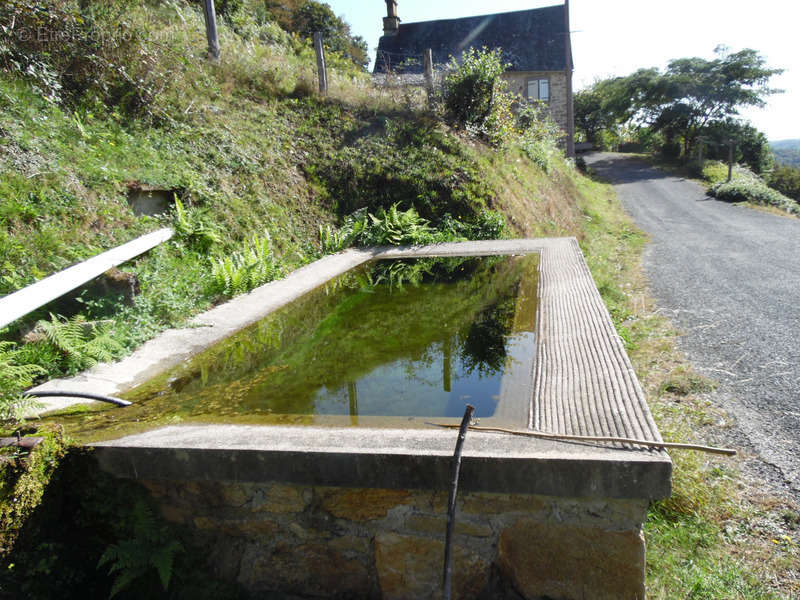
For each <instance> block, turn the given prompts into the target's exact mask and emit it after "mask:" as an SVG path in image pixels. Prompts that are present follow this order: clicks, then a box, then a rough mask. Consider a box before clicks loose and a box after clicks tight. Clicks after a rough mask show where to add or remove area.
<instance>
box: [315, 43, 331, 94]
mask: <svg viewBox="0 0 800 600" xmlns="http://www.w3.org/2000/svg"><path fill="white" fill-rule="evenodd" d="M314 51H315V52H316V53H317V71H318V72H319V93H320V94H327V93H328V71H327V70H326V69H325V50H324V48H323V47H322V32H321V31H317V32H315V33H314Z"/></svg>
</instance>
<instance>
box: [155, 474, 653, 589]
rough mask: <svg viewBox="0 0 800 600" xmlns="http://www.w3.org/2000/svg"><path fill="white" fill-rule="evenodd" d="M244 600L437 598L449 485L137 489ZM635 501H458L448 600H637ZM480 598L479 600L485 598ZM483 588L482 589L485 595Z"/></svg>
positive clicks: (641, 503) (463, 497)
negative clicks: (267, 599) (266, 598)
mask: <svg viewBox="0 0 800 600" xmlns="http://www.w3.org/2000/svg"><path fill="white" fill-rule="evenodd" d="M141 483H143V484H144V485H145V486H146V487H147V488H148V489H149V490H150V493H151V494H152V495H153V497H154V498H155V500H156V501H157V502H158V504H160V506H161V511H162V514H163V515H164V517H166V518H167V519H168V520H170V521H172V522H175V523H177V524H180V525H182V526H184V527H186V528H187V529H188V530H190V531H192V532H193V535H194V536H195V538H196V542H197V543H198V544H200V545H201V546H202V547H204V548H209V549H211V550H210V551H209V555H208V566H209V568H211V569H213V570H214V571H215V573H216V574H217V576H220V577H222V578H223V579H227V580H229V581H231V582H234V581H235V582H237V583H238V584H239V585H241V586H242V587H244V588H245V589H246V590H247V591H248V592H249V593H250V594H252V595H253V596H254V597H262V595H263V594H266V593H269V592H274V593H283V594H297V595H300V596H301V597H306V596H313V597H317V596H326V597H348V598H375V599H377V598H385V599H392V598H395V599H410V598H414V599H417V600H424V599H427V598H439V596H440V594H439V589H440V586H441V576H442V575H441V573H442V562H443V556H444V534H445V526H446V516H445V515H446V513H447V495H448V494H447V491H444V490H443V491H432V490H427V491H426V490H413V489H375V488H349V487H320V486H304V485H294V484H286V483H283V482H277V481H276V482H261V483H247V482H241V481H240V482H223V481H205V482H198V481H164V480H161V481H153V480H149V481H147V480H146V481H141ZM647 506H648V502H647V500H635V499H612V498H563V497H553V496H542V495H531V494H493V493H479V492H466V493H463V494H460V495H459V497H458V505H457V519H456V526H455V539H454V568H453V574H454V575H453V591H454V598H458V599H463V600H466V599H476V598H478V597H489V596H490V597H506V594H505V593H503V592H506V593H507V592H510V590H512V589H513V590H514V592H515V593H514V597H522V598H525V599H530V600H533V599H535V598H541V597H552V598H561V599H563V600H579V599H581V600H582V599H584V598H586V592H587V590H590V591H591V597H592V598H593V599H594V600H631V599H633V598H639V599H641V598H644V568H645V547H644V539H643V536H642V523H643V521H644V518H645V515H646V512H647ZM487 594H488V595H489V596H487ZM492 594H494V595H492Z"/></svg>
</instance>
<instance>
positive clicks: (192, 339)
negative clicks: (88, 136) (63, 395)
mask: <svg viewBox="0 0 800 600" xmlns="http://www.w3.org/2000/svg"><path fill="white" fill-rule="evenodd" d="M535 252H538V253H540V257H541V258H540V280H539V293H540V294H539V295H540V304H539V315H538V317H537V318H538V320H539V329H538V339H537V358H536V361H537V366H536V375H535V380H534V386H533V387H534V392H533V397H532V398H531V399H530V410H529V418H528V422H527V423H520V427H519V428H520V429H524V428H526V427H527V428H530V429H537V430H543V431H549V432H552V433H565V434H577V435H613V436H620V437H622V436H625V437H636V438H639V439H649V440H654V441H660V440H661V438H660V435H659V433H658V429H657V427H656V425H655V423H654V421H653V419H652V415H651V414H650V411H649V409H648V407H647V403H646V400H645V397H644V394H643V392H642V389H641V386H640V385H639V382H638V380H637V379H636V376H635V374H634V372H633V368H632V366H631V364H630V360H629V359H628V357H627V354H626V353H625V350H624V347H623V345H622V343H621V340H620V339H619V337H618V336H617V334H616V331H615V329H614V327H613V324H612V322H611V319H610V317H609V315H608V312H607V310H606V308H605V305H604V304H603V302H602V299H601V298H600V294H599V292H598V290H597V288H596V286H595V284H594V281H593V279H592V277H591V274H590V272H589V270H588V267H587V266H586V262H585V260H584V259H583V255H582V253H581V251H580V248H579V246H578V243H577V241H576V240H575V239H574V238H544V239H525V240H491V241H477V242H459V243H447V244H436V245H431V246H418V247H398V248H372V249H365V250H347V251H344V252H341V253H339V254H335V255H332V256H326V257H324V258H322V259H320V260H318V261H316V262H314V263H312V264H310V265H306V266H305V267H302V268H301V269H298V270H297V271H294V272H293V273H292V274H290V275H289V276H288V277H286V278H285V279H282V280H279V281H274V282H271V283H268V284H266V285H264V286H261V287H260V288H257V289H256V290H253V291H252V292H250V293H249V294H245V295H242V296H239V297H237V298H234V299H233V300H231V301H229V302H227V303H226V304H223V305H220V306H218V307H215V308H213V309H211V310H209V311H207V312H205V313H203V314H201V315H199V316H197V317H195V318H194V319H193V320H192V321H191V323H190V326H189V327H187V328H183V329H176V330H169V331H166V332H164V333H162V334H161V335H159V336H158V337H156V338H155V339H153V340H151V341H149V342H147V343H146V344H144V345H143V346H142V347H141V348H140V349H139V350H137V351H136V352H134V353H133V354H132V355H130V356H128V357H127V358H125V359H123V360H121V361H119V362H117V363H114V364H105V365H98V366H97V367H95V368H93V369H92V370H90V371H88V372H86V373H84V374H82V375H79V376H77V377H74V378H70V379H63V380H52V381H49V382H47V383H45V384H43V385H41V386H38V387H37V388H35V389H36V390H37V391H45V390H67V389H68V390H76V391H91V392H95V393H102V394H107V395H114V394H119V393H121V392H124V391H126V390H128V389H130V388H132V387H134V385H136V384H138V383H141V382H143V381H145V380H147V379H149V378H150V377H152V376H154V375H156V374H158V373H159V372H162V371H164V370H167V369H169V368H171V367H173V366H175V365H177V364H179V363H180V362H182V361H184V360H186V359H187V358H189V357H190V356H192V355H194V354H196V353H198V352H200V351H202V350H204V349H206V348H208V347H209V346H211V345H213V344H215V343H217V342H219V341H221V340H223V339H225V338H227V337H228V336H230V335H232V334H233V333H235V332H236V331H238V330H240V329H241V328H243V327H246V326H247V325H250V324H251V323H254V322H256V321H258V320H260V319H261V318H263V317H264V316H265V315H267V314H269V313H270V312H272V311H274V310H276V309H278V308H280V307H281V306H284V305H286V304H288V303H289V302H291V301H292V300H294V299H296V298H298V297H300V296H302V295H303V294H305V293H307V292H309V291H311V290H313V289H315V288H316V287H318V286H320V285H322V284H324V283H325V282H327V281H328V280H330V279H332V278H333V277H336V276H337V275H339V274H341V273H344V272H345V271H347V270H349V269H351V268H353V267H356V266H358V265H360V264H362V263H364V262H366V261H368V260H372V259H379V258H412V257H420V256H483V255H502V254H528V253H535ZM79 402H82V401H79V400H70V399H66V400H62V401H56V402H49V403H48V404H47V410H57V409H61V408H64V407H66V406H69V405H70V404H76V403H79ZM456 435H457V433H456V432H454V431H450V430H444V429H430V430H405V429H370V428H342V427H309V426H298V427H285V426H267V425H265V426H246V425H186V426H172V427H165V428H160V429H156V430H153V431H149V432H145V433H141V434H135V435H131V436H127V437H124V438H121V439H118V440H113V441H110V442H103V443H98V444H96V445H95V447H96V449H97V457H98V460H99V461H100V464H101V466H102V467H103V468H105V469H107V470H109V471H111V472H112V473H114V474H117V475H120V476H125V477H140V478H150V479H187V478H188V479H200V480H207V479H224V480H236V481H259V480H263V479H265V478H268V479H279V480H284V481H291V482H294V483H304V484H319V485H351V486H357V487H386V488H420V487H421V488H427V487H431V486H434V487H438V486H440V485H442V482H444V481H446V480H447V471H448V468H449V466H448V465H449V460H450V456H451V454H452V448H453V446H454V444H455V436H456ZM671 469H672V463H671V461H670V459H669V456H668V455H667V453H666V452H665V451H663V450H644V449H633V448H624V447H622V446H620V445H617V446H616V447H609V446H608V445H600V444H594V445H588V444H575V443H567V442H556V441H552V440H540V439H532V438H522V437H518V436H507V435H497V434H490V433H478V432H470V434H469V435H468V436H467V443H466V445H465V449H464V467H463V471H462V478H463V479H462V481H463V483H462V485H463V488H464V489H466V490H479V491H494V492H516V493H540V494H547V495H559V496H578V497H581V496H595V497H598V496H602V497H611V498H647V499H657V498H663V497H667V496H668V495H669V493H670V490H671Z"/></svg>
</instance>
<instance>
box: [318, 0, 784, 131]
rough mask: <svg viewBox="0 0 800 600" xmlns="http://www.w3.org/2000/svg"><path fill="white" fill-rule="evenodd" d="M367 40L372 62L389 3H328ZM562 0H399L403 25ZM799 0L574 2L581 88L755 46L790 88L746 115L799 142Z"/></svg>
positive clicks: (776, 83)
mask: <svg viewBox="0 0 800 600" xmlns="http://www.w3.org/2000/svg"><path fill="white" fill-rule="evenodd" d="M326 1H327V2H328V4H329V5H330V6H331V8H332V9H333V11H334V12H335V13H336V14H337V15H339V16H340V17H343V18H344V20H345V21H347V23H349V24H350V26H351V28H352V31H353V34H355V35H360V36H362V37H363V38H364V39H365V40H367V44H368V46H369V50H370V54H371V56H372V57H373V59H374V55H375V48H377V46H378V38H379V37H380V35H381V34H382V33H383V21H382V18H383V17H384V16H385V15H386V3H385V2H384V1H383V0H326ZM561 3H562V2H561V0H528V1H523V0H492V2H478V1H477V0H397V12H398V15H399V17H400V19H401V22H406V23H412V22H415V21H429V20H434V19H448V18H457V17H466V16H473V15H483V14H488V13H495V12H507V11H512V10H525V9H529V8H540V7H542V6H552V5H554V4H561ZM798 24H800V1H798V0H760V1H759V2H753V1H752V0H671V1H670V2H654V1H653V0H570V29H571V30H572V32H573V33H572V51H573V57H574V64H575V75H574V84H575V89H576V90H579V89H581V88H583V87H586V86H588V85H591V83H592V82H593V81H595V80H597V79H604V78H607V77H613V76H617V75H627V74H629V73H632V72H633V71H635V70H636V69H639V68H643V67H658V68H662V69H663V68H664V67H665V66H666V64H667V62H669V60H671V59H673V58H684V57H690V56H699V57H701V58H705V59H711V58H714V48H716V47H717V46H718V45H725V46H728V47H729V48H730V49H731V50H732V51H737V50H741V49H743V48H753V49H754V50H757V51H758V52H760V53H761V55H762V56H763V57H764V58H766V60H767V66H769V67H771V68H781V69H785V72H784V73H783V74H782V75H780V76H776V77H773V78H772V80H771V81H770V86H771V87H773V88H778V89H783V90H785V93H783V94H776V95H773V96H771V97H769V99H768V105H767V106H766V107H765V108H762V109H758V108H750V109H746V110H744V111H743V112H742V116H744V117H746V118H748V119H749V120H750V121H751V122H752V123H753V125H755V126H756V127H757V128H758V129H759V130H761V131H763V132H764V133H765V134H766V135H767V137H768V138H769V139H770V140H782V139H790V138H795V139H800V31H799V30H798Z"/></svg>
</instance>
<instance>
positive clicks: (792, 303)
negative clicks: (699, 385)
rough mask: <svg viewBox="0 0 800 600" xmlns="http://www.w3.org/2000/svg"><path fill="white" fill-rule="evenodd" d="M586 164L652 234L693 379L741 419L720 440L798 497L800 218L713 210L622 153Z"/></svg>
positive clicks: (709, 202)
mask: <svg viewBox="0 0 800 600" xmlns="http://www.w3.org/2000/svg"><path fill="white" fill-rule="evenodd" d="M586 162H587V164H588V165H589V166H590V167H592V168H593V169H594V170H595V171H596V172H597V173H598V174H599V175H600V176H601V177H603V178H605V179H607V180H609V181H611V182H612V183H614V184H615V188H616V190H617V194H618V196H619V198H620V200H621V201H622V204H623V206H624V207H625V210H626V211H627V212H628V213H629V214H630V215H631V216H632V217H633V219H634V220H635V222H636V223H637V225H638V226H639V227H641V228H642V229H643V230H644V231H645V232H647V233H648V235H649V236H650V239H651V243H650V244H648V247H647V249H646V251H645V254H644V268H645V272H646V274H647V276H648V279H649V280H650V287H651V290H652V293H653V295H654V297H655V298H656V301H657V303H658V306H659V307H660V310H661V312H662V313H663V314H664V315H665V316H667V317H669V318H670V319H671V320H672V322H673V323H674V324H675V325H676V326H677V327H678V328H679V329H680V330H681V331H682V332H683V334H684V335H683V336H682V337H681V339H680V341H679V344H680V347H681V349H682V350H683V351H684V352H685V353H686V355H687V357H688V358H689V360H690V361H691V362H692V364H693V365H694V367H695V369H696V370H697V371H698V372H700V373H702V374H704V375H706V376H708V377H710V378H712V379H715V380H717V381H718V382H720V386H719V387H718V388H717V390H716V391H715V392H713V393H712V394H711V398H710V399H711V400H712V402H714V403H715V404H717V405H718V406H720V407H722V408H723V409H725V410H726V411H727V412H728V413H729V414H730V415H732V416H733V417H734V418H735V420H736V427H735V428H734V429H733V430H730V431H728V432H726V433H725V434H724V435H725V436H726V437H727V438H728V440H729V441H730V442H733V443H736V444H737V445H739V447H744V448H746V449H747V448H749V449H751V450H752V452H753V453H754V454H755V455H757V457H755V458H753V459H751V460H747V459H746V460H745V463H746V464H745V468H746V470H747V471H748V472H750V474H751V475H753V476H755V477H758V478H760V479H763V480H764V481H765V483H767V484H769V485H770V487H772V488H774V489H775V491H776V492H783V493H789V494H790V495H792V496H794V498H795V499H800V443H798V440H800V368H798V364H800V298H799V297H798V296H799V295H800V260H799V259H800V220H798V219H792V218H784V217H781V216H776V215H772V214H768V213H765V212H761V211H756V210H752V209H749V208H746V207H742V206H736V205H733V204H728V203H724V202H720V201H717V200H713V199H711V198H709V197H707V196H706V194H705V191H704V189H703V188H702V187H701V186H700V185H698V184H697V183H695V182H692V181H689V180H686V179H683V178H680V177H676V176H673V175H669V174H667V173H664V172H662V171H659V170H657V169H654V168H652V167H650V166H648V165H647V164H646V163H644V162H642V161H640V160H636V159H634V158H630V157H626V156H625V155H617V154H610V153H592V154H590V155H588V156H587V157H586Z"/></svg>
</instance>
